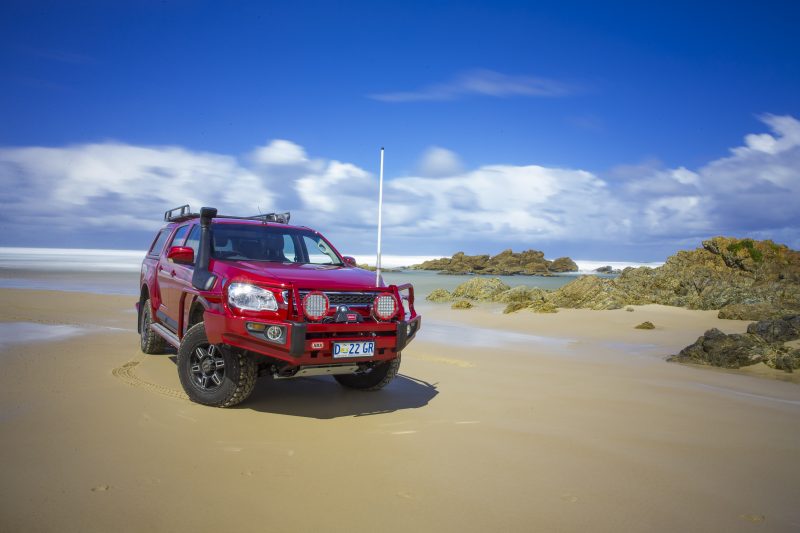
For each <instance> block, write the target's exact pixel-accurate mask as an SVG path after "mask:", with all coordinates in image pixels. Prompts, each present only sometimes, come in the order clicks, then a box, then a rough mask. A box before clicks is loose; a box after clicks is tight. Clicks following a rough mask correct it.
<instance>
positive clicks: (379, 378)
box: [333, 354, 400, 391]
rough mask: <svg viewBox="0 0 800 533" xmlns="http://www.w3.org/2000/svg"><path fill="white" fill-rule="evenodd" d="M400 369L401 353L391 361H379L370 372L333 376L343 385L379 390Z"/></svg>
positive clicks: (351, 387) (352, 387)
mask: <svg viewBox="0 0 800 533" xmlns="http://www.w3.org/2000/svg"><path fill="white" fill-rule="evenodd" d="M398 370H400V354H397V357H395V358H394V359H392V360H391V361H385V362H383V363H378V364H377V365H375V366H374V367H372V369H370V370H369V372H364V373H362V374H339V375H336V376H333V377H334V379H336V381H338V382H339V384H340V385H342V386H343V387H347V388H349V389H358V390H363V391H372V390H379V389H382V388H384V387H385V386H386V385H388V384H389V382H390V381H392V379H394V377H395V376H396V375H397V371H398Z"/></svg>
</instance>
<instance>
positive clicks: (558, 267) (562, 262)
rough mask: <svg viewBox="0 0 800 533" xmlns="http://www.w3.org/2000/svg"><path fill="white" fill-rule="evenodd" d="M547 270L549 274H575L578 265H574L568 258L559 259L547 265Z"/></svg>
mask: <svg viewBox="0 0 800 533" xmlns="http://www.w3.org/2000/svg"><path fill="white" fill-rule="evenodd" d="M547 268H548V270H550V272H577V271H578V265H576V264H575V261H573V260H572V259H570V258H569V257H559V258H558V259H555V260H553V262H552V263H550V264H549V265H547Z"/></svg>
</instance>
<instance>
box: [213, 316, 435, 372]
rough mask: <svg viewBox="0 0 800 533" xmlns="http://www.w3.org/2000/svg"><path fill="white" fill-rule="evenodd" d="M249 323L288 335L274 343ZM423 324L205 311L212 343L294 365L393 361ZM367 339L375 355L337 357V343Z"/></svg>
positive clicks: (417, 322) (415, 321) (419, 319)
mask: <svg viewBox="0 0 800 533" xmlns="http://www.w3.org/2000/svg"><path fill="white" fill-rule="evenodd" d="M247 323H258V324H265V325H266V326H267V327H269V326H273V325H274V326H280V327H282V328H284V332H285V334H284V336H283V338H282V341H281V342H272V341H270V340H268V338H267V337H266V336H265V335H264V334H263V333H258V332H254V331H251V330H250V329H248V327H247ZM421 324H422V317H421V316H420V315H417V316H415V317H414V318H412V319H409V320H401V321H397V322H371V323H370V322H358V323H319V322H290V321H287V322H271V321H267V320H261V319H253V318H244V317H238V316H229V315H225V314H220V313H214V312H209V311H206V313H205V325H206V335H207V336H208V341H209V342H210V343H212V344H227V345H230V346H235V347H237V348H241V349H244V350H249V351H251V352H255V353H259V354H262V355H265V356H268V357H271V358H273V359H279V360H281V361H284V362H286V363H288V364H290V365H292V366H300V365H304V366H305V365H327V364H332V363H346V362H352V363H363V362H369V361H387V360H391V359H394V358H396V357H397V354H398V353H400V352H401V351H402V350H403V348H405V347H406V346H407V345H408V343H409V342H411V340H412V339H414V337H415V336H416V334H417V332H418V331H419V329H420V326H421ZM363 341H373V342H375V352H374V355H372V356H369V357H348V358H334V357H333V343H334V342H363Z"/></svg>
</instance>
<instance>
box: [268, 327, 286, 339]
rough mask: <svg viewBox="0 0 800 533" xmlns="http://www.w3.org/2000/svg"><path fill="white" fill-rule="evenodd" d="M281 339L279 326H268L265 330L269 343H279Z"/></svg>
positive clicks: (281, 334) (281, 329) (281, 331)
mask: <svg viewBox="0 0 800 533" xmlns="http://www.w3.org/2000/svg"><path fill="white" fill-rule="evenodd" d="M281 337H283V328H281V327H279V326H270V327H269V328H268V329H267V338H268V339H269V340H271V341H279V340H281Z"/></svg>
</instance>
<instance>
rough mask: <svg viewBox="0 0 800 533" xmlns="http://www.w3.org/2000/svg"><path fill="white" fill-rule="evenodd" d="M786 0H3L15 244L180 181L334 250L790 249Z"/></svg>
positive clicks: (144, 221)
mask: <svg viewBox="0 0 800 533" xmlns="http://www.w3.org/2000/svg"><path fill="white" fill-rule="evenodd" d="M799 24H800V4H797V3H794V2H785V1H782V2H772V1H761V2H735V1H728V2H682V1H670V2H634V1H631V2H613V1H609V2H596V1H586V2H579V1H566V0H565V1H558V2H555V1H554V2H547V1H542V2H502V1H492V2H441V1H425V2H413V1H409V2H379V1H378V2H333V1H328V2H269V1H263V2H202V1H161V2H151V1H136V2H125V1H119V2H105V1H74V2H61V1H52V2H44V1H36V0H27V1H9V0H4V1H3V2H2V3H0V202H2V210H1V211H0V229H1V230H2V231H0V246H36V247H83V248H117V249H142V248H146V247H147V246H148V244H149V242H150V240H151V239H152V236H153V233H154V231H155V230H156V229H157V228H158V227H160V225H161V224H162V216H163V212H164V211H165V210H167V209H169V208H172V207H175V206H177V205H182V204H185V203H188V204H190V205H191V206H192V207H193V208H195V209H198V208H199V207H201V206H204V205H209V206H215V207H218V208H219V209H220V211H221V212H224V213H226V214H232V215H250V214H256V213H259V212H270V211H286V210H289V211H291V212H292V221H293V222H294V223H297V224H300V225H307V226H311V227H313V228H315V229H318V230H320V231H321V232H323V233H324V234H325V235H326V236H328V237H329V238H330V239H331V240H332V241H333V243H334V244H335V245H336V246H337V247H338V248H339V250H340V251H341V252H343V253H348V254H352V255H356V254H360V255H363V254H368V253H371V252H372V251H373V250H374V249H375V237H376V219H377V196H378V171H379V150H380V147H382V146H383V147H385V150H386V152H385V184H384V188H385V190H384V193H385V204H384V224H385V225H384V231H383V235H384V242H383V251H384V253H388V254H397V255H448V256H449V255H451V254H453V253H455V252H457V251H465V252H467V253H472V254H477V253H489V254H495V253H498V252H500V251H502V250H504V249H506V248H513V249H514V250H524V249H530V248H533V249H537V250H543V251H544V252H545V254H546V256H547V257H558V256H563V255H569V256H571V257H573V258H578V259H606V260H632V261H659V260H663V259H664V258H666V256H668V255H670V254H672V253H674V252H675V251H677V250H680V249H692V248H695V247H696V246H698V245H699V244H700V242H701V241H702V240H703V239H704V238H708V237H710V236H714V235H733V236H738V237H753V238H758V239H762V238H770V239H773V240H775V241H777V242H781V243H785V244H788V245H790V246H791V247H793V248H795V249H798V248H800V214H799V213H800V209H797V205H800V96H798V95H800V57H798V56H799V55H800V53H799V52H800V42H798V40H799V38H798V36H797V35H798V34H797V31H796V28H797V27H798V25H799Z"/></svg>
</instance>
